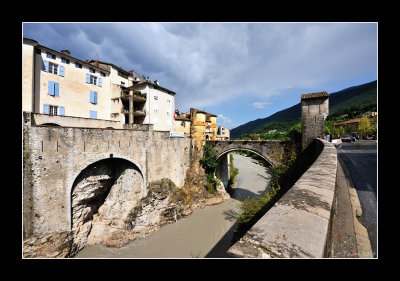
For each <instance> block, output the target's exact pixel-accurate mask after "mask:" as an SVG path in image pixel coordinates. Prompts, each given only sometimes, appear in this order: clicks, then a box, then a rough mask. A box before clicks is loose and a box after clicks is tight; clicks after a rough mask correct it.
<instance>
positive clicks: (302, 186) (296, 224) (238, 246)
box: [228, 139, 337, 258]
mask: <svg viewBox="0 0 400 281" xmlns="http://www.w3.org/2000/svg"><path fill="white" fill-rule="evenodd" d="M311 146H312V147H311ZM307 153H310V154H312V155H310V159H313V158H314V156H315V155H314V154H319V156H318V158H317V159H316V160H315V161H314V163H313V164H312V165H311V167H310V168H309V169H308V170H307V171H306V172H305V173H304V174H303V175H302V176H301V178H300V179H299V180H298V181H297V182H296V183H295V184H294V186H293V187H291V189H289V191H287V192H286V194H285V195H283V196H282V197H281V199H280V200H279V201H278V202H277V203H276V204H275V205H274V206H273V207H272V208H271V209H270V210H269V211H268V212H267V213H266V214H265V215H264V216H263V217H262V218H261V219H260V220H259V221H258V222H257V223H256V224H255V225H253V227H252V228H251V229H250V230H249V231H248V232H247V233H246V234H245V235H244V236H243V237H242V238H241V239H240V240H239V241H238V242H236V243H235V244H234V245H233V246H232V247H231V248H230V249H229V251H228V254H229V255H230V256H231V257H241V258H244V257H251V258H256V257H259V258H265V257H266V258H271V257H272V258H322V257H325V255H326V244H327V239H328V237H329V227H330V218H331V212H332V204H333V199H334V191H335V183H336V169H337V154H336V148H335V147H334V145H333V144H331V143H329V142H326V141H324V140H319V139H317V140H315V141H314V142H313V143H312V145H310V147H309V149H308V150H307Z"/></svg>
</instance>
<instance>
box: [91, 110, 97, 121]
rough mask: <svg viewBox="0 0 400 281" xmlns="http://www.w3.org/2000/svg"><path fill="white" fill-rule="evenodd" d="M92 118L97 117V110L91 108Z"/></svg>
mask: <svg viewBox="0 0 400 281" xmlns="http://www.w3.org/2000/svg"><path fill="white" fill-rule="evenodd" d="M90 118H92V119H97V111H94V110H90Z"/></svg>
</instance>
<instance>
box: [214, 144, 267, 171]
mask: <svg viewBox="0 0 400 281" xmlns="http://www.w3.org/2000/svg"><path fill="white" fill-rule="evenodd" d="M238 150H247V151H250V152H253V153H255V154H257V155H258V156H260V157H261V158H263V159H264V160H265V161H267V163H268V164H270V165H271V166H274V163H275V162H274V161H272V159H270V158H269V157H267V156H265V155H263V154H262V153H261V152H259V151H257V150H255V149H251V148H247V147H235V148H230V149H227V150H225V151H222V152H220V153H218V157H217V160H218V159H219V158H220V157H222V156H223V155H226V154H227V153H229V152H232V151H238Z"/></svg>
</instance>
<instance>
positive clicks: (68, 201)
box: [23, 113, 193, 238]
mask: <svg viewBox="0 0 400 281" xmlns="http://www.w3.org/2000/svg"><path fill="white" fill-rule="evenodd" d="M32 116H33V115H32V114H30V113H24V128H23V129H24V130H23V148H24V150H23V153H24V154H23V163H24V166H23V182H24V185H23V189H24V196H23V218H24V223H23V226H24V238H28V237H31V236H35V235H40V234H45V233H52V232H57V231H58V232H59V231H71V230H72V228H73V220H74V219H73V214H72V213H73V212H72V209H73V204H74V203H73V200H74V198H73V197H74V196H75V197H77V198H78V197H79V196H78V194H74V191H77V190H81V191H82V193H81V194H84V193H85V192H86V191H87V192H89V191H88V190H90V189H92V191H91V192H92V193H93V194H91V195H90V194H87V196H92V197H93V198H91V200H92V201H93V200H94V201H95V199H96V198H94V197H95V196H97V193H98V192H100V191H98V190H100V189H101V188H99V187H101V185H102V184H106V183H107V182H109V181H110V180H111V179H112V178H119V177H120V176H121V173H122V171H124V173H125V171H126V173H125V179H124V180H126V181H127V182H129V183H130V186H132V188H131V190H123V192H124V194H123V195H121V196H120V197H121V199H120V203H121V204H123V202H125V201H126V200H130V199H127V198H135V200H136V201H138V200H139V199H140V198H143V197H145V196H146V194H147V190H146V187H147V186H148V184H149V183H150V182H154V181H158V180H161V179H163V178H168V179H170V180H171V181H172V182H173V183H174V184H175V185H176V186H178V187H182V186H183V185H184V180H185V177H186V171H187V169H188V168H189V166H190V161H191V150H192V147H193V144H192V140H191V139H190V138H186V137H185V138H172V137H170V134H169V132H156V131H153V130H128V129H112V128H77V127H60V126H36V125H32V120H31V118H32ZM113 167H114V168H113ZM115 167H118V168H115ZM121 167H122V168H121ZM121 181H122V179H121ZM80 185H81V186H82V187H80ZM95 185H97V186H98V187H95ZM85 188H86V191H85ZM120 194H122V193H120ZM116 196H118V194H117V195H116ZM123 196H125V197H126V198H122V197H123ZM85 200H86V201H88V202H89V201H90V200H89V199H88V198H86V199H85ZM88 204H89V203H88ZM132 204H134V202H132Z"/></svg>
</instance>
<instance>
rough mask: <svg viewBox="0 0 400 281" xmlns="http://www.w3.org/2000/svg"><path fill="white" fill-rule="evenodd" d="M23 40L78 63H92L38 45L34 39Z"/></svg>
mask: <svg viewBox="0 0 400 281" xmlns="http://www.w3.org/2000/svg"><path fill="white" fill-rule="evenodd" d="M23 40H24V41H28V42H31V43H34V44H33V46H34V47H37V48H42V49H46V50H49V51H51V52H53V53H56V54H58V55H59V56H62V57H65V58H69V59H73V60H76V61H78V62H80V63H82V64H85V65H87V66H93V65H92V64H89V63H87V62H85V61H83V60H80V59H77V58H75V57H71V56H69V55H67V54H65V53H62V52H59V51H56V50H53V49H51V48H49V47H46V46H42V45H40V44H39V43H38V42H37V41H36V40H33V39H29V38H24V39H23ZM95 67H96V66H95ZM96 68H98V69H101V70H104V71H107V72H110V71H109V70H107V69H104V68H100V67H96Z"/></svg>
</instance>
